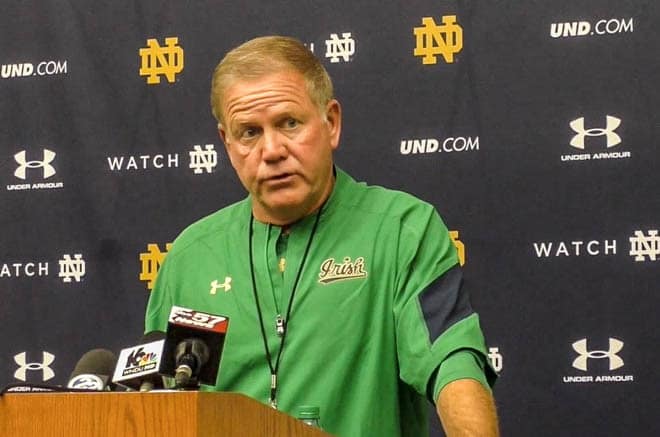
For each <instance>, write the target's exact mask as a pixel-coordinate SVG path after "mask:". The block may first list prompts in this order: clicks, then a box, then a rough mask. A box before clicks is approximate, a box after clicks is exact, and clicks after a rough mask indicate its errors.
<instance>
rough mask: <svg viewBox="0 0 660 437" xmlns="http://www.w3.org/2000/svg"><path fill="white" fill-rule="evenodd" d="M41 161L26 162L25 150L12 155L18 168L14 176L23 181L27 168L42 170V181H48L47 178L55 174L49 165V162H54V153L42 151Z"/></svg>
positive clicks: (53, 168) (46, 150)
mask: <svg viewBox="0 0 660 437" xmlns="http://www.w3.org/2000/svg"><path fill="white" fill-rule="evenodd" d="M43 153H44V154H43V156H44V157H43V160H41V161H38V160H34V161H28V160H27V159H26V157H25V150H23V151H21V152H18V153H17V154H15V155H14V159H15V160H16V162H17V163H18V164H19V165H18V168H17V169H16V171H15V172H14V176H16V177H17V178H19V179H25V173H26V172H27V169H28V168H41V169H43V177H44V179H48V178H49V177H51V176H53V175H54V174H55V167H53V166H52V165H50V163H51V162H53V161H54V160H55V152H53V151H52V150H48V149H44V152H43Z"/></svg>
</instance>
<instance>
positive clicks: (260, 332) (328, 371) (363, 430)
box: [146, 37, 498, 437]
mask: <svg viewBox="0 0 660 437" xmlns="http://www.w3.org/2000/svg"><path fill="white" fill-rule="evenodd" d="M211 105H212V109H213V113H214V115H215V117H216V118H217V120H218V128H219V133H220V136H221V138H222V140H223V141H224V144H225V147H226V150H227V154H228V156H229V159H230V160H231V163H232V166H233V167H234V169H235V170H236V173H237V174H238V177H239V178H240V180H241V182H242V184H243V185H244V187H245V189H246V190H247V191H248V193H249V195H248V197H247V198H246V199H244V200H243V201H241V202H238V203H236V204H234V205H230V206H228V207H226V208H223V209H221V210H219V211H217V212H216V213H214V214H211V215H210V216H208V217H206V218H203V219H202V220H200V221H198V222H196V223H194V224H193V225H191V226H190V227H188V228H187V229H186V230H185V231H184V232H183V233H182V234H181V235H180V236H179V237H178V238H177V239H176V241H175V243H174V245H173V247H172V249H171V250H170V252H169V254H168V256H167V258H166V260H165V262H164V264H163V266H162V268H161V271H160V273H159V275H158V280H157V283H156V286H155V288H154V290H153V292H152V295H151V299H150V301H149V305H148V308H147V316H146V330H147V331H151V330H156V329H160V330H163V329H164V328H165V327H166V324H167V316H168V314H169V311H170V308H171V306H172V305H180V306H184V307H189V308H194V309H197V310H201V311H207V312H210V313H215V314H222V315H225V316H228V317H229V319H230V329H229V332H228V334H227V338H226V342H225V349H224V353H223V357H222V361H221V364H220V373H219V375H218V379H217V382H216V385H215V386H214V387H205V388H206V389H213V390H223V391H236V392H242V393H245V394H247V395H248V396H251V397H253V398H255V399H257V400H259V401H262V402H265V403H270V405H272V406H274V407H276V408H278V409H281V410H283V411H286V412H289V413H291V414H294V415H295V414H296V410H297V408H298V407H299V406H301V405H313V406H318V407H320V411H321V419H320V424H321V426H322V427H323V428H324V429H325V430H326V431H329V432H330V433H333V434H336V435H340V436H350V437H353V436H399V435H401V436H417V435H424V434H426V433H428V431H427V430H426V422H427V421H426V417H425V412H426V405H425V403H426V400H425V398H427V399H429V400H430V401H431V402H434V403H435V404H436V406H437V411H438V415H439V417H440V419H441V421H442V424H443V427H444V428H445V431H446V432H447V434H448V435H478V436H491V435H497V432H498V431H497V419H496V414H495V408H494V404H493V400H492V396H491V392H490V386H489V384H492V382H493V381H494V379H495V375H494V373H493V372H492V370H491V369H490V367H489V365H488V362H487V359H486V354H485V345H484V340H483V335H482V333H481V330H480V328H479V321H478V316H477V315H476V314H475V313H474V311H473V310H472V308H471V307H470V303H469V300H468V298H467V296H466V294H465V292H464V291H463V290H462V288H461V286H462V273H461V270H460V267H459V265H458V259H457V255H456V250H455V248H454V246H453V244H452V242H451V240H450V238H449V236H448V232H447V229H446V227H445V225H444V224H443V223H442V220H441V219H440V217H439V216H438V214H437V213H436V211H435V210H434V208H433V207H432V206H430V205H429V204H427V203H424V202H422V201H420V200H418V199H416V198H414V197H412V196H410V195H408V194H405V193H401V192H396V191H391V190H387V189H384V188H381V187H375V186H367V185H365V184H362V183H357V182H355V181H354V180H353V179H352V178H351V177H350V176H349V175H347V174H346V173H344V172H343V171H342V170H340V169H338V168H336V167H335V166H334V165H333V152H334V151H335V149H337V147H338V145H339V137H340V132H341V107H340V105H339V103H338V102H337V100H335V99H334V98H333V90H332V84H331V82H330V78H329V77H328V74H327V72H326V71H325V69H324V68H323V66H322V65H321V64H320V63H319V61H318V60H317V59H316V58H315V57H314V56H313V54H312V53H311V52H309V51H308V50H307V49H306V48H305V47H304V45H302V44H301V43H300V42H298V41H296V40H294V39H291V38H285V37H263V38H257V39H254V40H251V41H248V42H247V43H245V44H243V45H241V46H239V47H237V48H236V49H234V50H232V51H231V52H229V53H228V54H227V55H226V56H225V58H224V59H223V60H222V61H221V62H220V64H219V65H218V67H217V68H216V70H215V72H214V75H213V83H212V91H211ZM225 278H231V288H230V289H229V288H227V289H225V291H226V292H215V291H216V290H215V288H214V287H212V286H211V285H210V284H212V283H213V282H214V281H218V280H219V281H222V280H224V279H225Z"/></svg>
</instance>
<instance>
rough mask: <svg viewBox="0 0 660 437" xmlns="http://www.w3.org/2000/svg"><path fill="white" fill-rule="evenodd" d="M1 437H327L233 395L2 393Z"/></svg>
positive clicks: (282, 414)
mask: <svg viewBox="0 0 660 437" xmlns="http://www.w3.org/2000/svg"><path fill="white" fill-rule="evenodd" d="M0 430H1V431H0V434H2V435H6V436H21V437H37V436H38V437H51V436H52V437H55V436H57V437H61V436H67V437H68V436H71V437H77V436H79V437H124V436H131V437H175V436H176V437H197V436H240V437H252V436H254V437H264V436H267V437H270V436H277V437H279V436H293V437H323V436H330V434H327V433H325V432H323V431H321V430H319V429H317V428H314V427H311V426H308V425H306V424H304V423H302V422H301V421H299V420H296V419H294V418H292V417H290V416H288V415H286V414H284V413H282V412H279V411H276V410H274V409H272V408H270V407H268V406H266V405H264V404H261V403H259V402H257V401H255V400H254V399H251V398H249V397H247V396H244V395H241V394H236V393H213V392H148V393H140V392H120V393H29V394H18V393H7V394H4V395H2V396H1V397H0Z"/></svg>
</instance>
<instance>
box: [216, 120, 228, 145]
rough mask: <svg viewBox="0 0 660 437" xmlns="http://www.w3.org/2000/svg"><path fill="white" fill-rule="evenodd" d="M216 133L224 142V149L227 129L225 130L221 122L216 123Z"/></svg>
mask: <svg viewBox="0 0 660 437" xmlns="http://www.w3.org/2000/svg"><path fill="white" fill-rule="evenodd" d="M218 135H220V139H221V140H222V142H223V143H224V145H225V149H226V148H227V147H228V143H227V131H225V128H224V127H223V126H222V123H218Z"/></svg>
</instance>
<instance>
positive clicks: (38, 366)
mask: <svg viewBox="0 0 660 437" xmlns="http://www.w3.org/2000/svg"><path fill="white" fill-rule="evenodd" d="M14 361H15V362H16V364H18V365H19V368H18V369H17V370H16V371H15V372H14V378H16V379H18V380H20V381H26V380H27V378H26V374H27V371H28V370H41V379H42V380H43V381H48V380H49V379H52V378H54V377H55V372H53V369H51V368H50V365H51V364H53V361H55V355H53V354H51V353H48V352H42V358H41V362H40V363H39V362H34V363H28V362H27V358H26V353H25V352H21V353H20V354H16V355H14Z"/></svg>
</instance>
